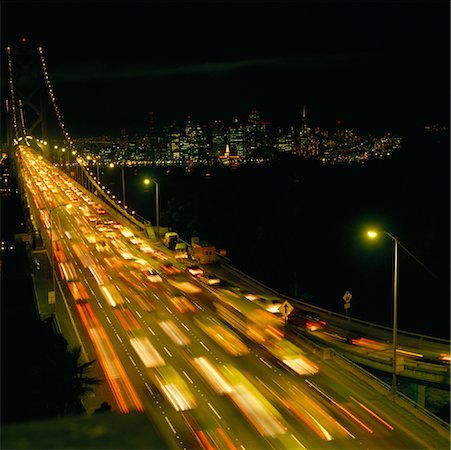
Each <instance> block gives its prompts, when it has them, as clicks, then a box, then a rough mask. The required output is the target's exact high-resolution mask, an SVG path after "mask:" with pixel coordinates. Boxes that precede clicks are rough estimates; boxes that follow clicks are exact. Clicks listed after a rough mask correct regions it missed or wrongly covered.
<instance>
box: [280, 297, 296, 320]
mask: <svg viewBox="0 0 451 450" xmlns="http://www.w3.org/2000/svg"><path fill="white" fill-rule="evenodd" d="M293 309H294V308H293V306H292V305H291V303H289V302H287V301H286V300H285V301H284V302H283V303H282V304H281V305H280V306H279V312H280V314H282V317H283V318H284V319H286V318H287V317H288V316H289V315H290V313H291V311H293Z"/></svg>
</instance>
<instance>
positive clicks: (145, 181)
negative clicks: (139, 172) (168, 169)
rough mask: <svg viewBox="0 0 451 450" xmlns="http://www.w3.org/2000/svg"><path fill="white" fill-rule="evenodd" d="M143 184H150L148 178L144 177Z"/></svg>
mask: <svg viewBox="0 0 451 450" xmlns="http://www.w3.org/2000/svg"><path fill="white" fill-rule="evenodd" d="M144 184H145V185H146V186H148V185H149V184H150V180H149V179H148V178H146V179H145V180H144Z"/></svg>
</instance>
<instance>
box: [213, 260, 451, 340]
mask: <svg viewBox="0 0 451 450" xmlns="http://www.w3.org/2000/svg"><path fill="white" fill-rule="evenodd" d="M222 266H223V267H224V268H226V269H229V270H232V271H234V272H236V273H238V274H240V275H241V276H242V277H245V278H246V279H248V280H249V281H252V282H253V283H255V284H257V285H259V286H260V287H262V288H263V289H265V290H267V291H270V292H272V293H273V294H274V295H276V296H278V297H280V298H281V299H284V300H287V301H288V302H290V303H292V304H293V305H300V306H303V307H304V308H309V309H310V310H311V311H316V312H320V313H322V314H323V315H325V316H330V317H335V318H337V319H341V320H345V321H348V322H350V323H355V324H359V325H364V326H365V327H369V328H374V329H376V330H380V331H386V332H390V333H391V332H392V329H391V328H389V327H386V326H384V325H379V324H375V323H372V322H367V321H364V320H360V319H355V318H350V317H349V316H344V315H342V314H339V313H335V312H333V311H329V310H327V309H324V308H321V307H319V306H315V305H312V304H310V303H307V302H303V301H302V300H298V299H295V298H292V297H289V296H288V295H285V294H281V293H280V292H277V291H276V290H274V289H272V288H270V287H268V286H266V285H265V284H264V283H262V282H261V281H258V280H256V279H255V278H252V277H251V276H249V275H247V274H246V273H244V272H242V271H241V270H239V269H237V268H236V267H234V266H232V265H230V264H222ZM398 335H401V336H406V337H412V338H415V339H419V340H422V341H429V342H433V343H437V344H445V345H448V346H449V345H450V341H449V340H447V339H442V338H437V337H433V336H426V335H423V334H419V333H412V332H410V331H403V330H398Z"/></svg>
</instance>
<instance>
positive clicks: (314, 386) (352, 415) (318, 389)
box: [305, 379, 374, 433]
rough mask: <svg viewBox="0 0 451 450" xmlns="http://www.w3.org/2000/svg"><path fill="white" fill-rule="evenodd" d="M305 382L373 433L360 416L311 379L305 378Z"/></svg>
mask: <svg viewBox="0 0 451 450" xmlns="http://www.w3.org/2000/svg"><path fill="white" fill-rule="evenodd" d="M305 382H306V383H308V384H309V385H310V386H312V387H313V388H314V389H316V391H317V392H319V393H320V394H322V395H323V396H324V397H326V398H327V399H328V400H329V401H330V402H332V403H333V404H334V405H335V406H336V407H337V408H339V409H341V410H342V411H343V412H344V413H345V414H347V415H348V416H349V417H351V418H352V419H353V420H354V421H355V422H357V423H358V424H359V425H360V426H361V427H362V428H364V429H365V430H366V431H368V433H373V432H374V431H373V430H372V429H371V428H370V427H368V426H367V425H365V424H364V423H363V422H362V421H361V420H360V419H359V418H357V417H356V416H355V415H354V414H352V413H351V412H350V411H348V410H347V409H346V408H345V407H344V406H342V405H340V404H339V403H338V402H336V401H335V400H334V399H333V398H332V397H330V396H329V395H327V394H326V393H325V392H324V391H322V390H321V389H320V388H319V387H318V386H316V385H314V384H313V383H312V382H311V381H310V380H308V379H305Z"/></svg>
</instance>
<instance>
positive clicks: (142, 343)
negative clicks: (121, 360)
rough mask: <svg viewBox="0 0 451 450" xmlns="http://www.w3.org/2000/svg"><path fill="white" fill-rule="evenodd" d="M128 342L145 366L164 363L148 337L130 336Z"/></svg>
mask: <svg viewBox="0 0 451 450" xmlns="http://www.w3.org/2000/svg"><path fill="white" fill-rule="evenodd" d="M130 344H131V345H132V347H133V348H134V350H135V352H136V353H137V355H138V356H139V357H140V358H141V361H142V362H143V363H144V365H145V366H146V367H158V366H164V365H165V364H166V363H165V361H164V359H163V358H162V356H161V355H160V354H159V353H158V351H157V350H156V348H155V347H154V346H153V345H152V344H151V343H150V341H149V339H148V338H146V337H144V338H132V339H130Z"/></svg>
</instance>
